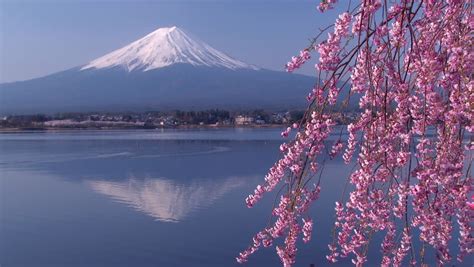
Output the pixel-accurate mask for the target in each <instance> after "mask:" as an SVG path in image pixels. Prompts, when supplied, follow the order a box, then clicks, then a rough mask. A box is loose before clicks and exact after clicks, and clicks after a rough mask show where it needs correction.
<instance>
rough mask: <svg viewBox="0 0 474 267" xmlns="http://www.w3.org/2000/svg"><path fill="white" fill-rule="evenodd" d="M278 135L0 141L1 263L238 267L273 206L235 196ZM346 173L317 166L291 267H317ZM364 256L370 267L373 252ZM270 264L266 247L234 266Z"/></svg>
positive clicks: (265, 160)
mask: <svg viewBox="0 0 474 267" xmlns="http://www.w3.org/2000/svg"><path fill="white" fill-rule="evenodd" d="M279 134H280V130H279V129H225V130H165V131H159V130H158V131H157V130H150V131H110V132H108V131H71V132H48V133H42V132H31V133H9V134H0V197H1V198H0V227H1V228H0V265H1V266H2V267H4V266H183V267H184V266H211V267H212V266H241V265H239V264H237V263H236V262H235V260H234V258H235V256H236V255H237V253H238V252H239V251H241V250H242V249H244V248H245V247H246V246H247V245H248V244H249V242H250V240H251V237H252V236H253V234H254V233H255V232H256V231H258V230H260V229H261V228H262V227H264V226H265V224H266V222H267V220H268V215H269V211H270V206H271V204H272V202H273V200H274V197H273V196H272V195H268V196H267V197H266V198H265V199H264V200H263V201H262V202H260V203H259V204H258V205H257V207H256V208H253V209H247V208H246V207H245V203H244V199H245V197H246V196H247V195H248V193H249V192H251V191H252V190H253V188H254V187H255V186H256V185H257V184H258V183H259V182H260V181H262V179H263V176H264V175H265V173H266V171H267V169H268V168H269V167H270V166H271V165H272V163H273V162H274V161H275V160H277V159H278V157H279V152H278V147H279V145H280V144H281V142H282V140H281V138H280V136H279ZM350 168H351V166H346V165H344V164H343V163H342V162H341V161H340V160H336V161H329V162H328V163H326V167H325V178H324V180H323V184H322V186H323V188H324V190H323V192H322V195H321V199H320V201H319V202H318V203H317V204H315V207H314V210H313V211H312V214H314V215H315V216H316V217H315V228H316V230H315V232H314V233H313V242H311V244H309V245H304V246H300V249H299V251H298V258H297V262H298V264H297V266H309V264H310V263H315V264H316V266H325V265H327V264H326V261H325V260H324V256H325V255H326V253H327V247H326V244H327V243H328V242H329V240H330V238H331V232H330V231H331V227H332V223H333V216H334V212H333V206H334V201H336V200H337V199H338V198H339V197H340V192H341V190H340V186H341V184H342V183H344V182H345V180H346V177H347V173H348V171H349V170H350ZM371 250H372V251H371V255H372V256H373V257H374V258H376V259H377V258H378V257H379V256H380V255H379V253H378V251H379V247H378V245H374V246H372V248H371ZM378 263H379V260H378V259H377V260H376V261H373V262H369V264H368V266H375V265H378ZM278 265H279V259H278V257H277V256H276V254H275V251H274V248H270V249H264V250H261V251H259V252H258V253H257V254H256V255H254V256H253V257H251V259H250V261H249V263H248V264H246V265H245V266H278ZM348 265H350V264H349V261H348V260H347V261H341V262H339V263H338V264H336V265H331V266H348ZM466 266H468V265H467V264H466Z"/></svg>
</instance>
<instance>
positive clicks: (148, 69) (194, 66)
mask: <svg viewBox="0 0 474 267" xmlns="http://www.w3.org/2000/svg"><path fill="white" fill-rule="evenodd" d="M313 83H314V78H312V77H309V76H304V75H297V74H289V73H285V72H277V71H270V70H265V69H261V68H259V67H257V66H254V65H251V64H247V63H245V62H242V61H240V60H238V59H234V58H232V57H230V56H228V55H226V54H225V53H223V52H221V51H219V50H217V49H215V48H213V47H211V46H210V45H208V44H206V43H205V42H203V41H201V40H199V39H198V38H195V37H192V36H191V35H190V34H188V33H186V32H184V31H183V30H181V29H179V28H177V27H170V28H160V29H158V30H156V31H154V32H152V33H150V34H148V35H146V36H145V37H143V38H141V39H139V40H137V41H134V42H132V43H130V44H129V45H126V46H124V47H122V48H120V49H117V50H115V51H113V52H111V53H109V54H106V55H104V56H102V57H99V58H97V59H95V60H92V61H91V62H89V63H87V64H85V65H83V66H78V67H75V68H72V69H69V70H65V71H62V72H58V73H55V74H51V75H48V76H45V77H41V78H36V79H32V80H27V81H21V82H13V83H4V84H0V114H12V113H13V114H26V113H52V112H76V111H83V112H86V111H144V110H170V109H206V108H226V109H244V108H245V109H247V108H265V109H286V108H296V107H304V106H305V102H306V101H305V96H306V95H307V93H308V92H309V91H310V90H311V88H312V86H313Z"/></svg>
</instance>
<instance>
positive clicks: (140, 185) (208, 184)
mask: <svg viewBox="0 0 474 267" xmlns="http://www.w3.org/2000/svg"><path fill="white" fill-rule="evenodd" d="M245 181H248V177H229V178H226V179H217V180H202V179H201V180H194V181H192V182H190V183H189V184H182V183H177V182H175V181H173V180H170V179H166V178H145V179H138V178H135V177H133V178H129V179H128V180H126V181H108V180H89V181H87V182H86V183H87V184H88V185H89V186H90V187H91V188H92V189H93V190H94V191H95V192H98V193H100V194H103V195H105V196H107V197H109V198H111V199H113V200H114V201H116V202H119V203H123V204H125V205H127V206H129V207H132V208H133V209H135V210H137V211H140V212H143V213H144V214H146V215H148V216H151V217H153V218H155V219H156V220H159V221H164V222H179V221H182V220H183V219H184V218H185V217H187V216H189V215H190V214H191V213H193V212H194V211H197V210H199V209H202V208H205V207H209V206H210V205H211V204H212V203H213V202H215V201H216V200H218V199H219V198H221V197H222V196H223V195H224V194H226V193H227V192H229V191H231V190H233V189H236V188H239V187H242V186H243V185H245Z"/></svg>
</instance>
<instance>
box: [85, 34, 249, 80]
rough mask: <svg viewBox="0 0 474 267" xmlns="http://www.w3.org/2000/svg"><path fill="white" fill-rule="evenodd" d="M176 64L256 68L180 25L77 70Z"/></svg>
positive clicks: (143, 69)
mask: <svg viewBox="0 0 474 267" xmlns="http://www.w3.org/2000/svg"><path fill="white" fill-rule="evenodd" d="M178 63H184V64H191V65H194V66H208V67H224V68H228V69H234V70H235V69H258V68H257V67H255V66H253V65H250V64H247V63H244V62H242V61H239V60H237V59H234V58H232V57H230V56H228V55H226V54H225V53H223V52H220V51H218V50H217V49H215V48H213V47H211V46H210V45H208V44H206V43H204V42H203V41H200V40H199V39H197V38H194V37H193V38H192V37H191V36H190V35H189V34H187V33H185V32H184V31H183V30H181V29H180V28H178V27H176V26H173V27H169V28H159V29H157V30H156V31H154V32H152V33H150V34H148V35H146V36H145V37H143V38H141V39H139V40H137V41H135V42H133V43H131V44H129V45H126V46H124V47H122V48H120V49H117V50H115V51H113V52H111V53H109V54H106V55H105V56H102V57H99V58H97V59H95V60H93V61H91V62H89V63H88V64H86V65H85V66H83V67H82V68H81V70H86V69H104V68H112V67H123V68H124V69H126V70H127V71H129V72H130V71H133V70H141V71H148V70H152V69H158V68H163V67H166V66H170V65H173V64H178Z"/></svg>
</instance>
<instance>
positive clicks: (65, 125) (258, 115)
mask: <svg viewBox="0 0 474 267" xmlns="http://www.w3.org/2000/svg"><path fill="white" fill-rule="evenodd" d="M332 115H333V116H332V117H333V120H334V121H335V122H336V123H338V124H348V123H350V122H352V121H353V120H354V119H355V114H353V113H350V112H349V113H339V112H335V113H333V114H332ZM302 116H303V111H298V110H293V111H282V112H270V111H264V110H252V111H240V112H235V111H234V112H230V111H225V110H218V109H213V110H205V111H179V110H178V111H172V112H158V111H156V112H143V113H131V112H127V113H62V114H55V115H44V114H35V115H9V116H3V117H1V118H0V132H11V131H31V130H58V129H64V130H67V129H91V130H101V129H104V130H111V129H160V128H221V127H222V128H232V127H254V128H263V127H283V126H285V125H289V124H292V123H294V122H298V121H299V120H300V119H301V118H302Z"/></svg>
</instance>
